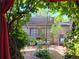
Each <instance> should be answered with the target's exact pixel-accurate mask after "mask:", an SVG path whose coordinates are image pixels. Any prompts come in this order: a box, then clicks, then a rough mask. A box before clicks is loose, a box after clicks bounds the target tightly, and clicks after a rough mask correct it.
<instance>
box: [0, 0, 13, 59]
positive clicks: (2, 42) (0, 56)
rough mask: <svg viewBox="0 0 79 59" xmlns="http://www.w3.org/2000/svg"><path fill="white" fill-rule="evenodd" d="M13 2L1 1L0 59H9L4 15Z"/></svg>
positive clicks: (9, 0) (10, 0)
mask: <svg viewBox="0 0 79 59" xmlns="http://www.w3.org/2000/svg"><path fill="white" fill-rule="evenodd" d="M13 2H14V0H2V1H1V8H0V9H1V11H0V17H1V19H0V20H1V27H2V28H1V29H2V31H1V32H2V33H1V39H0V59H10V50H9V40H8V30H7V23H6V18H5V13H6V12H7V10H8V9H9V8H10V7H11V6H12V5H13Z"/></svg>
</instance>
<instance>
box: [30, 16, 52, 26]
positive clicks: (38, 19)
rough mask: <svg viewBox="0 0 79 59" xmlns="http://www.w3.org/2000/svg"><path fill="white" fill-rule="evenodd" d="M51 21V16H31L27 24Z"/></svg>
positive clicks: (41, 23) (42, 23) (44, 23)
mask: <svg viewBox="0 0 79 59" xmlns="http://www.w3.org/2000/svg"><path fill="white" fill-rule="evenodd" d="M51 23H53V18H51V17H32V18H31V19H30V22H29V25H47V24H51Z"/></svg>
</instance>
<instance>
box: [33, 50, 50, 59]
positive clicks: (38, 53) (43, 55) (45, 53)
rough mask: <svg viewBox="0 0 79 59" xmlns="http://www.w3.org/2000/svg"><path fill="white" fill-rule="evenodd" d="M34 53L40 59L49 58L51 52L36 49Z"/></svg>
mask: <svg viewBox="0 0 79 59" xmlns="http://www.w3.org/2000/svg"><path fill="white" fill-rule="evenodd" d="M34 55H35V56H36V57H38V58H40V59H51V54H50V52H49V51H48V50H39V51H36V52H35V54H34Z"/></svg>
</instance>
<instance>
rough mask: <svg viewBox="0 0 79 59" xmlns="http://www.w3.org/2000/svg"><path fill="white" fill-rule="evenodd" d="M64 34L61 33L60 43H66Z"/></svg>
mask: <svg viewBox="0 0 79 59" xmlns="http://www.w3.org/2000/svg"><path fill="white" fill-rule="evenodd" d="M64 39H65V38H64V35H60V37H59V44H64Z"/></svg>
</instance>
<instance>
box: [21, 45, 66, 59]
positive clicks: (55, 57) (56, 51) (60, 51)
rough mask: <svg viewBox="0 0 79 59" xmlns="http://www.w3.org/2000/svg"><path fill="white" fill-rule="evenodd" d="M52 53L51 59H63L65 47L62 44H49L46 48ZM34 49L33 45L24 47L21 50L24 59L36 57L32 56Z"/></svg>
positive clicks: (34, 58)
mask: <svg viewBox="0 0 79 59" xmlns="http://www.w3.org/2000/svg"><path fill="white" fill-rule="evenodd" d="M48 49H49V50H50V52H51V54H52V59H64V53H65V50H66V48H65V47H62V46H55V45H51V46H50V47H49V48H48ZM35 51H36V47H35V46H30V47H25V48H24V49H22V50H21V52H22V54H23V56H24V59H38V58H36V57H35V56H34V52H35Z"/></svg>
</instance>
